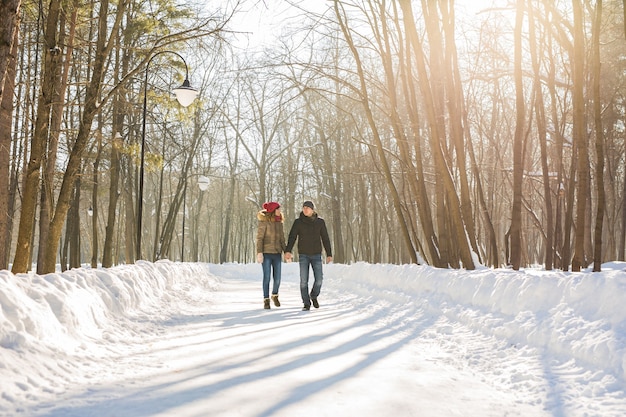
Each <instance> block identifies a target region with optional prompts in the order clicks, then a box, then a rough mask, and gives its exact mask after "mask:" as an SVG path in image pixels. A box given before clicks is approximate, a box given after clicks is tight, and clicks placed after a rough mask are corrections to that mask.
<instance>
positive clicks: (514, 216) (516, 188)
mask: <svg viewBox="0 0 626 417" xmlns="http://www.w3.org/2000/svg"><path fill="white" fill-rule="evenodd" d="M523 20H524V1H523V0H518V1H517V11H516V17H515V51H514V61H515V62H514V76H515V108H516V114H517V117H516V122H515V136H514V139H513V140H514V143H513V206H512V212H511V229H510V232H511V234H510V236H511V266H512V267H513V269H514V270H519V269H520V264H521V258H522V256H521V255H522V246H521V245H522V235H521V229H522V181H523V178H524V164H523V149H524V145H523V142H524V123H525V119H526V114H525V113H526V112H525V107H524V106H525V104H524V86H523V79H522V77H523V74H522V26H523Z"/></svg>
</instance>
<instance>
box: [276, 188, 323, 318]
mask: <svg viewBox="0 0 626 417" xmlns="http://www.w3.org/2000/svg"><path fill="white" fill-rule="evenodd" d="M296 239H297V240H298V254H299V258H300V295H301V296H302V302H303V303H304V307H303V308H302V310H304V311H308V310H310V309H311V303H313V307H315V308H319V306H320V305H319V302H318V301H317V297H318V296H319V294H320V291H321V289H322V279H323V274H322V245H323V246H324V250H325V251H326V262H329V263H330V262H332V260H333V256H332V250H331V248H330V239H329V237H328V230H327V229H326V222H324V219H322V218H321V217H318V215H317V213H316V212H315V205H314V204H313V202H312V201H309V200H307V201H305V202H304V203H303V204H302V211H301V212H300V217H298V218H297V219H296V220H295V221H294V222H293V226H291V231H290V232H289V239H288V240H287V247H286V248H285V260H286V261H287V262H289V261H290V260H291V257H292V256H291V250H292V249H293V246H294V244H295V243H296ZM309 265H310V266H311V267H312V268H313V278H314V282H313V288H312V289H311V293H310V294H309Z"/></svg>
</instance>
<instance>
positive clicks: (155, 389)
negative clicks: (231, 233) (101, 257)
mask: <svg viewBox="0 0 626 417" xmlns="http://www.w3.org/2000/svg"><path fill="white" fill-rule="evenodd" d="M625 268H626V264H621V263H611V264H607V265H604V272H602V273H591V272H583V273H567V272H565V273H564V272H546V271H542V270H539V269H538V270H531V269H527V270H524V271H520V272H515V271H511V270H493V269H486V268H483V269H478V270H476V271H462V270H442V269H436V268H431V267H427V266H417V265H404V266H394V265H370V264H365V263H357V264H354V265H339V264H331V265H326V266H325V270H324V271H325V280H324V287H323V289H322V294H321V295H320V304H321V307H320V308H319V309H312V310H311V311H309V312H303V311H301V310H300V309H301V301H300V297H299V289H298V265H297V264H296V263H291V264H283V283H282V286H281V292H280V299H281V302H282V306H281V307H279V308H276V307H273V308H272V309H271V310H269V311H268V310H263V309H262V291H261V282H260V275H261V266H260V265H258V264H249V265H238V264H226V265H213V264H192V263H185V264H181V263H174V262H169V261H162V262H157V263H148V262H139V263H137V264H136V265H127V266H118V267H115V268H112V269H106V270H105V269H89V268H84V269H78V270H72V271H68V272H65V273H55V274H49V275H45V276H38V275H35V274H28V275H26V274H24V275H17V276H15V275H13V274H11V273H10V272H8V271H0V307H1V310H0V391H1V392H2V394H1V397H0V415H1V416H18V415H19V416H46V417H52V416H55V417H56V416H64V417H66V416H75V417H79V416H80V417H89V416H97V417H103V416H104V417H108V416H111V417H112V416H116V417H140V416H176V417H181V416H184V417H200V416H220V417H221V416H228V417H230V416H245V417H262V416H277V417H283V416H284V417H296V416H316V417H317V416H333V417H336V416H359V417H368V416H376V417H380V416H388V415H394V416H402V417H404V416H420V417H450V416H472V417H476V416H480V417H483V416H487V417H489V416H533V417H536V416H575V417H583V416H602V417H609V416H615V417H622V416H624V415H626V386H625V381H626V307H625V304H626V271H625Z"/></svg>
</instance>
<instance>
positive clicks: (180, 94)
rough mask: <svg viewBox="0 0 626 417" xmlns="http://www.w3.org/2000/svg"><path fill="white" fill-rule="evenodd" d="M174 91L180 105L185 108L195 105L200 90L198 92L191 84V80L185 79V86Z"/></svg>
mask: <svg viewBox="0 0 626 417" xmlns="http://www.w3.org/2000/svg"><path fill="white" fill-rule="evenodd" d="M173 91H174V94H176V100H178V102H179V103H180V105H181V106H183V107H188V106H189V105H191V103H193V101H194V100H195V99H196V97H197V96H198V90H196V89H195V88H193V87H192V86H191V85H190V84H189V80H188V79H187V78H185V81H184V82H183V85H181V86H180V87H178V88H175V89H174V90H173Z"/></svg>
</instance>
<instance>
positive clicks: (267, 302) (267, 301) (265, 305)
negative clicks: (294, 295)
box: [263, 298, 270, 310]
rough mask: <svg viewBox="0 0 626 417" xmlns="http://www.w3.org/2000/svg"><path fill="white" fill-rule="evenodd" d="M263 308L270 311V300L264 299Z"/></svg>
mask: <svg viewBox="0 0 626 417" xmlns="http://www.w3.org/2000/svg"><path fill="white" fill-rule="evenodd" d="M263 308H264V309H266V310H269V309H270V299H269V298H264V299H263Z"/></svg>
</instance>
